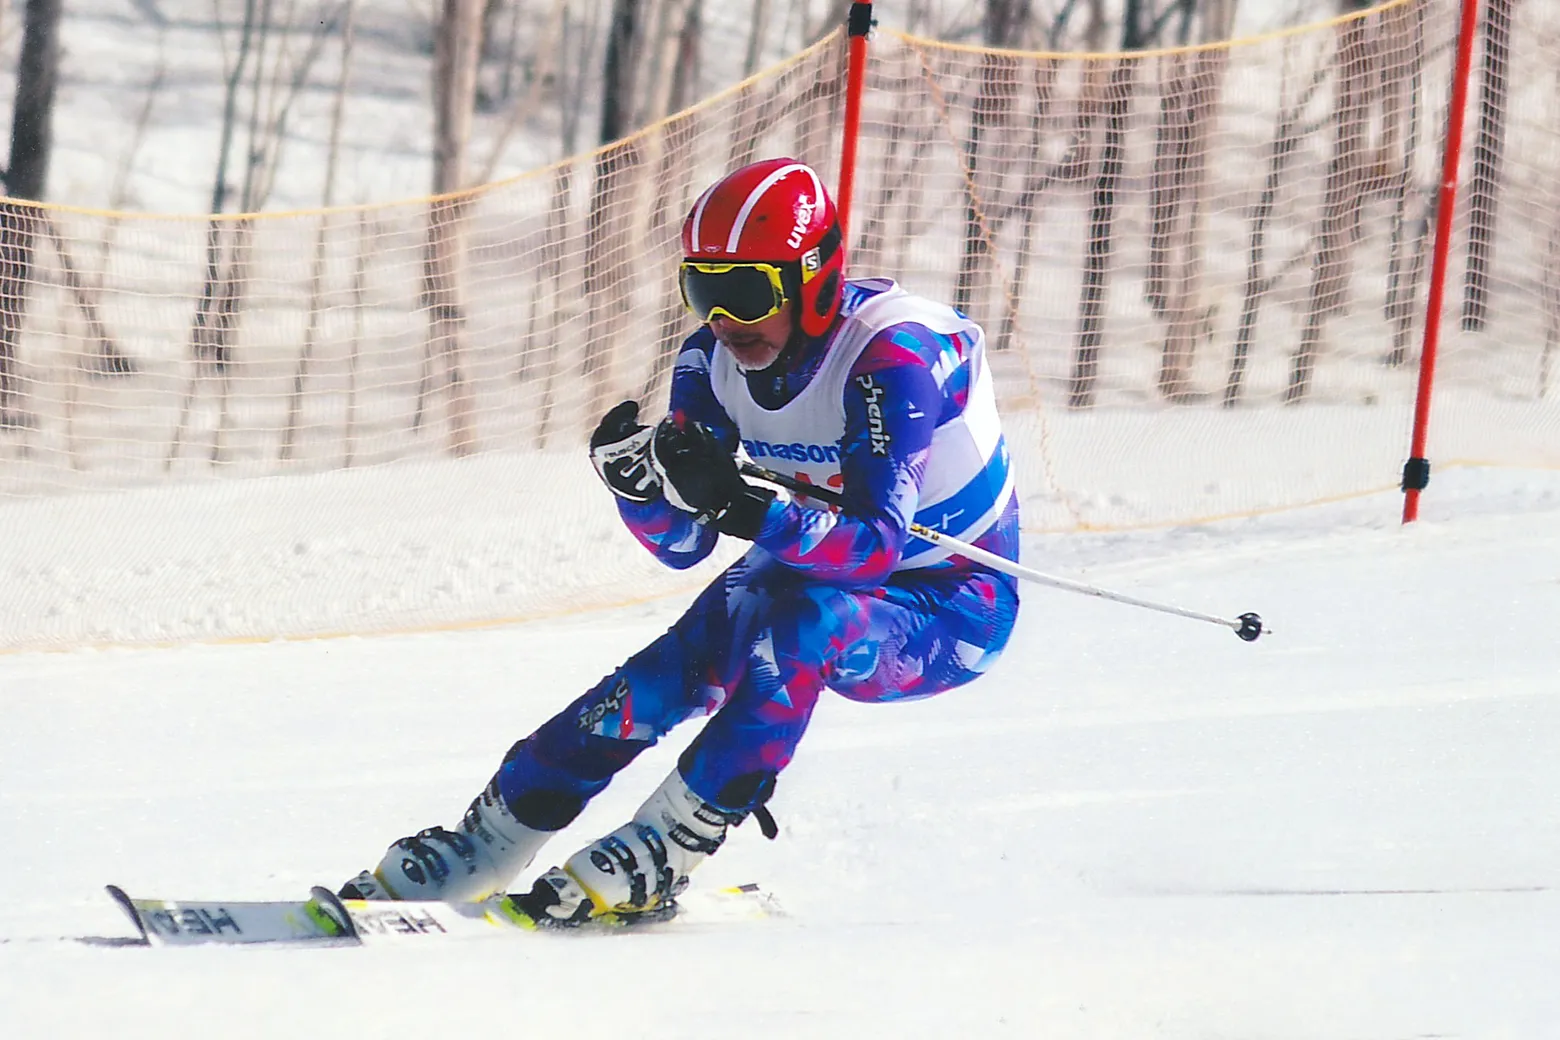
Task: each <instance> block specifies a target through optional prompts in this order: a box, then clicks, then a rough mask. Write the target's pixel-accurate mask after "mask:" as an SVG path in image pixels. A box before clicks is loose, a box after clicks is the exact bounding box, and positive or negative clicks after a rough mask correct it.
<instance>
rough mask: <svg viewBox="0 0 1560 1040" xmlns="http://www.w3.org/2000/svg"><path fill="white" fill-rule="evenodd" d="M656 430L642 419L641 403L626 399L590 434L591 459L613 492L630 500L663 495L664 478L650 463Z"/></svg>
mask: <svg viewBox="0 0 1560 1040" xmlns="http://www.w3.org/2000/svg"><path fill="white" fill-rule="evenodd" d="M653 436H655V431H654V430H653V429H652V428H651V427H649V426H643V425H641V424H640V422H639V404H638V403H637V402H635V401H624V402H623V403H622V404H620V405H618V406H616V407H615V408H613V409H612V410H611V411H610V412H608V413H607V414H606V415H605V416H604V417H603V418H602V420H601V422H600V424H599V425H597V427H596V432H595V433H593V434H591V435H590V462H591V465H593V466H595V467H596V473H597V474H599V475H600V477H601V482H602V483H603V484H605V485H607V487H609V488H611V489H612V493H613V494H614V495H616V496H618V497H619V498H625V499H627V500H628V501H630V502H653V501H655V500H656V499H657V498H659V497H660V496H661V478H660V476H659V475H658V474H657V473H656V471H655V470H654V469H653V468H652V467H651V465H650V439H651V438H652V437H653Z"/></svg>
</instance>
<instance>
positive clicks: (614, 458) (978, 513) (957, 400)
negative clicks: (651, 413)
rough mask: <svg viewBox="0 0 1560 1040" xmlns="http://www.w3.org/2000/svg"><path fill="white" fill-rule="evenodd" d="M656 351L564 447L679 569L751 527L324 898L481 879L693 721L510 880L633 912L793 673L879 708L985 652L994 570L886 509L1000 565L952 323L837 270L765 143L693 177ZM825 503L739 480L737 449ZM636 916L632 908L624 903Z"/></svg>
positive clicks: (553, 910) (992, 469)
mask: <svg viewBox="0 0 1560 1040" xmlns="http://www.w3.org/2000/svg"><path fill="white" fill-rule="evenodd" d="M682 246H683V255H684V257H685V259H684V261H683V263H682V265H681V268H680V284H681V289H682V296H683V300H684V302H685V303H686V304H687V306H688V309H689V310H690V311H692V312H693V314H694V316H695V317H696V318H698V320H699V321H700V322H701V323H702V324H701V326H700V328H699V329H698V331H696V332H694V333H693V334H692V335H691V336H689V337H688V338H687V340H686V341H685V342H684V343H683V345H682V349H681V352H680V354H679V356H678V359H677V363H676V366H675V368H674V371H673V375H672V387H671V404H670V409H669V412H668V414H667V415H666V417H665V418H663V419H661V420H660V421H659V422H657V423H655V424H654V425H644V424H642V423H640V422H639V418H638V405H637V404H636V403H634V402H632V401H625V402H623V403H622V404H619V405H617V406H616V407H615V408H613V409H612V410H611V411H609V412H608V413H607V415H606V417H605V418H603V419H602V420H601V423H600V425H599V426H598V427H597V429H596V431H595V433H594V434H593V436H592V437H591V439H590V455H591V459H592V462H593V463H594V465H595V468H596V470H597V472H598V473H599V474H600V476H601V479H602V480H603V482H605V484H606V485H607V487H608V488H610V489H611V490H612V492H613V493H614V494H615V495H616V496H617V506H618V510H619V512H620V514H621V515H622V518H623V521H624V523H625V524H626V525H627V526H628V528H629V530H630V531H632V532H633V534H634V535H635V537H637V538H638V539H639V541H640V542H641V543H642V544H643V545H644V546H645V547H646V548H647V549H649V550H650V552H652V553H654V554H655V556H656V557H657V558H658V559H660V560H661V561H662V562H663V563H665V564H666V565H668V566H670V567H674V568H684V567H689V566H691V565H693V564H695V563H697V562H698V561H700V560H702V559H704V558H705V557H706V556H708V555H709V553H710V551H711V549H712V548H713V547H714V545H715V543H716V540H717V539H718V538H720V537H721V536H722V535H724V536H727V537H732V538H740V539H743V540H745V541H748V542H751V543H752V547H751V548H750V549H749V550H748V552H747V554H746V555H745V556H743V557H742V558H741V559H740V560H738V561H737V562H736V563H734V564H733V565H732V566H731V567H729V568H728V569H727V570H726V571H725V572H724V573H723V574H721V575H720V577H718V578H716V579H715V581H714V582H712V583H711V584H710V585H709V587H707V588H706V589H705V590H704V591H703V592H702V593H701V594H700V595H699V596H698V597H697V598H696V599H695V600H694V602H693V604H692V606H691V607H689V609H688V610H687V612H686V613H684V614H683V616H682V617H681V618H680V619H678V621H677V622H676V623H675V624H674V625H673V626H672V627H671V628H670V629H669V630H668V631H667V632H666V633H665V634H664V635H662V636H660V637H659V638H658V639H656V640H654V641H653V642H651V643H650V644H649V645H648V646H647V647H645V648H644V649H643V650H641V651H639V652H638V653H637V654H635V655H633V656H632V657H631V658H629V660H628V661H627V662H626V663H625V664H623V665H622V666H621V667H619V668H618V669H617V670H615V671H613V672H612V673H611V674H610V675H608V676H607V677H606V678H604V679H602V680H601V682H599V683H598V684H596V686H595V687H593V688H592V689H590V690H589V691H588V692H586V693H585V694H584V695H583V696H582V697H580V698H579V699H578V700H576V701H574V703H572V704H570V705H569V706H568V707H567V708H565V709H564V710H563V711H561V712H560V713H558V714H557V715H556V716H554V717H553V718H552V719H551V720H550V721H548V722H545V723H543V724H542V725H541V727H540V728H538V729H537V730H536V731H535V732H534V733H532V734H531V735H530V736H528V737H526V738H525V739H524V740H521V741H520V742H519V743H517V744H515V745H514V746H513V747H512V748H510V749H509V752H508V754H507V755H506V756H505V757H504V760H503V762H502V764H501V765H500V766H499V768H498V771H497V773H495V774H494V776H493V777H492V779H491V780H490V781H489V782H488V784H487V786H486V788H485V789H484V790H483V791H482V793H481V794H480V795H478V796H477V798H476V799H475V800H474V801H473V802H472V803H471V806H470V808H469V809H467V810H466V814H465V816H464V818H463V819H462V820H461V821H460V822H459V823H457V824H456V825H455V826H454V827H453V828H451V829H446V828H444V827H433V828H429V829H427V830H424V831H421V832H419V833H418V834H416V835H414V836H412V837H409V838H402V839H400V840H399V841H397V842H396V843H395V844H394V845H392V846H391V847H390V848H389V849H388V850H387V851H386V852H385V855H384V857H383V858H382V859H381V860H380V862H379V864H378V865H377V866H376V867H375V868H374V869H373V870H372V871H364V872H363V873H361V874H360V875H358V876H357V877H356V878H354V879H353V880H351V881H349V882H347V884H346V885H345V886H343V888H342V889H341V894H342V895H343V896H344V897H348V898H369V899H438V900H445V901H448V902H457V901H462V900H477V899H482V898H484V897H486V896H488V895H490V894H492V893H494V892H500V891H503V890H504V889H505V888H506V886H508V885H509V884H510V883H511V881H512V880H513V879H514V877H515V876H516V875H517V874H518V873H519V872H520V871H521V870H522V869H524V868H525V867H526V866H527V865H528V864H529V863H530V862H531V860H532V858H533V857H534V856H535V855H536V853H537V851H538V850H539V849H540V848H541V847H542V845H543V844H544V843H545V842H546V841H547V840H548V838H550V837H551V836H552V835H553V834H555V833H556V832H558V831H559V830H562V829H563V828H564V827H565V826H566V825H567V824H569V822H570V821H572V820H573V819H574V818H575V817H576V816H577V815H578V814H579V813H580V811H581V810H582V809H583V808H584V806H585V804H586V803H587V802H588V801H589V800H590V799H591V798H592V797H594V796H595V795H597V794H599V793H600V792H601V791H602V790H603V789H604V788H605V787H606V786H607V784H608V782H609V781H610V780H611V779H612V777H613V775H614V774H616V773H617V772H618V771H619V770H621V769H623V768H624V767H625V766H627V765H628V764H629V762H631V761H632V760H633V759H634V758H635V756H637V755H638V754H639V753H640V752H642V751H644V750H645V749H646V748H649V747H651V746H652V745H654V744H655V743H656V741H657V740H659V739H660V738H661V737H662V736H664V735H665V734H666V733H667V732H668V731H669V730H670V729H671V728H672V727H673V726H675V725H677V724H678V723H680V722H683V721H685V720H687V719H690V718H693V717H695V716H709V721H708V722H707V723H706V724H705V726H704V728H703V730H702V731H701V732H700V733H699V734H698V736H697V737H696V738H695V739H694V741H693V742H692V743H691V745H690V746H689V747H688V749H687V751H686V752H684V753H683V755H682V756H681V757H680V759H679V761H678V763H677V767H676V768H675V769H674V770H673V771H672V773H671V775H670V776H668V777H667V778H666V780H665V782H664V783H662V784H661V786H660V787H659V788H658V789H657V790H656V791H655V792H654V793H653V794H652V795H651V796H650V797H649V799H648V800H647V801H646V802H645V803H644V805H643V806H642V807H641V808H640V809H639V811H638V812H636V813H635V814H634V817H633V819H632V820H630V821H629V822H628V823H626V824H624V825H623V826H622V827H619V828H618V829H617V830H615V831H613V832H612V833H611V834H608V835H607V836H605V837H603V838H601V839H600V840H598V841H596V842H593V843H592V844H590V845H588V846H586V847H585V848H583V849H581V850H580V851H578V852H576V853H575V854H574V855H572V856H570V857H569V858H568V859H566V860H564V861H563V864H562V866H561V867H553V868H551V869H549V870H547V871H545V872H544V873H543V874H542V875H541V876H540V877H539V878H538V879H537V880H536V882H535V884H534V886H533V887H532V888H531V889H530V890H529V891H528V892H526V893H524V894H521V895H519V896H517V897H516V903H517V905H518V907H519V908H520V910H521V911H523V913H524V914H525V915H526V916H527V917H528V918H529V919H530V922H532V923H534V924H536V925H538V926H570V925H579V924H583V923H586V922H588V921H591V920H593V919H597V918H604V919H606V920H608V921H618V922H621V921H631V920H634V919H635V918H634V916H633V915H652V916H653V915H656V914H657V913H658V912H659V913H665V912H667V911H668V910H669V909H670V908H672V907H673V906H674V904H673V902H672V901H673V899H674V897H675V896H676V895H677V893H678V892H680V891H681V890H682V889H683V888H684V887H685V886H686V885H687V882H688V874H689V872H690V871H691V870H693V868H694V867H695V866H697V865H698V864H699V863H700V862H702V861H703V860H704V859H706V858H707V857H708V856H710V855H711V854H712V853H714V852H715V851H716V850H717V849H719V848H720V847H721V843H722V842H724V841H725V839H726V833H727V830H728V828H730V827H732V826H735V825H736V824H738V823H740V822H742V821H743V820H744V819H745V818H747V817H748V816H750V815H752V816H754V817H755V819H757V820H758V821H759V823H760V825H761V826H762V827H763V828H764V830H765V833H766V834H767V835H768V836H770V837H773V834H774V825H773V819H772V818H771V817H770V816H769V814H768V811H767V809H766V808H765V802H766V801H767V800H768V799H769V797H770V795H771V794H772V793H773V791H774V789H775V779H776V777H777V776H778V775H779V773H780V772H781V771H782V770H783V769H784V768H785V767H786V765H787V764H788V763H789V762H790V761H791V758H792V755H793V754H794V753H795V751H796V747H797V744H798V742H799V741H800V740H801V738H802V734H803V732H804V731H805V730H806V728H807V722H808V719H809V717H810V716H811V715H812V712H813V708H814V706H815V705H816V704H817V701H818V697H819V693H820V691H821V690H822V689H823V688H824V687H825V686H827V687H829V688H830V689H832V690H834V691H835V692H837V693H839V694H841V695H843V696H845V697H848V698H850V699H852V700H858V701H869V702H874V703H875V702H885V701H895V700H907V699H910V698H916V697H926V696H930V695H932V694H936V693H941V692H943V691H945V690H949V689H952V688H953V687H956V686H960V685H963V684H965V683H967V682H969V681H970V680H972V679H974V678H976V677H977V676H978V675H980V674H981V673H982V672H984V671H986V669H987V668H989V667H990V666H991V664H992V662H993V661H995V660H996V658H997V657H998V656H999V655H1000V654H1001V652H1002V650H1003V648H1004V647H1005V646H1006V644H1007V641H1008V636H1009V634H1010V633H1011V631H1012V628H1013V623H1014V618H1015V616H1016V614H1017V610H1018V592H1017V587H1016V582H1015V581H1014V579H1012V578H1011V577H1008V576H1007V575H1004V574H1001V573H998V572H996V571H993V570H991V569H989V568H987V567H985V566H982V565H980V564H977V563H974V562H972V561H970V560H967V559H964V558H962V557H959V556H950V555H949V554H948V552H947V550H944V549H938V548H937V547H935V546H934V545H932V544H931V543H930V542H927V541H924V540H921V539H918V538H914V537H911V536H910V535H909V533H908V528H909V525H910V522H911V521H912V520H915V521H918V522H920V523H921V524H924V525H925V526H927V527H930V528H934V529H936V530H939V531H942V532H944V533H946V534H948V535H950V536H952V537H955V538H959V539H962V540H964V541H966V542H972V543H973V544H975V545H977V546H980V547H981V548H984V549H987V550H989V551H991V552H994V553H997V554H999V555H1001V556H1003V557H1006V558H1008V559H1017V555H1018V543H1019V520H1018V500H1017V495H1016V493H1015V491H1014V487H1013V479H1012V475H1011V472H1010V467H1009V460H1008V452H1007V448H1006V445H1005V443H1004V441H1003V438H1002V432H1001V427H1000V423H999V420H998V416H997V409H996V399H995V396H994V393H993V388H992V381H991V375H990V372H989V371H988V369H987V367H986V361H985V356H984V334H983V333H982V331H981V328H980V326H979V325H977V324H976V323H975V322H973V321H971V320H970V319H969V318H967V317H965V316H964V315H962V314H960V313H959V312H957V311H955V310H953V309H952V308H950V307H947V306H943V305H940V304H935V303H932V302H930V301H928V300H925V299H922V298H920V297H917V296H915V295H912V294H911V293H909V292H907V291H906V290H904V289H902V288H900V287H899V286H898V285H897V284H895V283H894V282H893V281H890V280H887V279H864V280H852V281H846V280H845V279H844V277H843V269H844V251H843V249H842V243H841V235H840V227H839V224H838V222H837V220H836V214H835V207H834V202H833V200H832V199H831V198H830V197H829V194H828V192H827V191H825V190H824V187H823V183H822V181H821V180H820V179H819V177H818V174H817V173H816V172H814V171H813V170H812V169H811V168H810V167H808V166H806V165H804V164H802V163H800V162H796V161H795V160H792V159H769V160H765V161H762V162H757V163H754V164H752V165H749V166H745V167H743V168H741V169H739V170H737V171H735V172H733V173H731V174H729V175H727V176H726V177H725V178H723V179H721V180H720V181H718V182H717V183H715V184H714V185H713V186H711V187H710V188H709V189H708V190H706V191H705V192H704V194H703V195H701V196H700V197H699V199H698V201H697V202H696V203H695V204H694V207H693V209H692V211H691V212H690V213H689V214H688V217H687V219H686V221H685V222H684V224H683V229H682ZM739 445H740V446H741V448H742V449H743V450H744V451H745V452H746V454H747V455H748V456H749V457H751V458H752V459H753V460H754V461H756V462H757V463H759V464H761V465H764V466H766V467H769V468H771V469H772V470H776V471H780V472H782V473H783V475H785V476H787V477H791V478H794V479H799V480H801V481H805V482H808V483H812V484H815V485H822V486H826V487H828V488H831V489H834V490H835V491H836V492H838V493H839V495H840V496H842V497H841V499H840V500H839V501H840V504H839V505H838V506H836V507H833V508H831V507H829V506H827V505H825V504H824V503H821V502H819V501H817V500H814V499H809V498H803V497H795V496H793V495H791V494H789V493H787V492H785V491H783V490H780V491H777V490H773V489H771V488H769V487H767V486H760V485H758V484H752V483H749V482H748V481H746V480H744V479H743V477H742V476H741V474H740V472H739V469H738V464H737V462H736V461H735V460H734V458H733V453H734V452H735V451H736V450H737V448H738V446H739ZM639 919H643V917H642V916H641V918H639Z"/></svg>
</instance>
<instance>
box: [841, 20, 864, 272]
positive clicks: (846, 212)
mask: <svg viewBox="0 0 1560 1040" xmlns="http://www.w3.org/2000/svg"><path fill="white" fill-rule="evenodd" d="M846 28H847V32H848V33H849V40H850V54H849V66H848V68H847V71H846V75H845V137H844V140H843V142H842V144H841V147H840V187H839V191H837V192H835V200H834V204H835V209H836V210H838V212H839V221H840V242H841V244H842V245H846V246H848V245H849V244H850V200H851V195H852V194H853V193H854V188H855V183H856V135H857V133H858V132H859V131H860V128H861V92H862V90H863V88H864V87H865V86H866V83H867V34H868V33H869V32H871V31H872V4H871V0H867V2H865V3H853V4H851V5H850V19H849V21H848V22H847V23H846ZM849 255H850V254H849V252H848V251H847V253H846V256H847V257H848V256H849Z"/></svg>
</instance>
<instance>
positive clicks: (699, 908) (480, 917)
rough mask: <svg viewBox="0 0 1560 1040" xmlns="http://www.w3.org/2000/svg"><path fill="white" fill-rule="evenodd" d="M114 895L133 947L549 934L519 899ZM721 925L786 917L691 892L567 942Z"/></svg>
mask: <svg viewBox="0 0 1560 1040" xmlns="http://www.w3.org/2000/svg"><path fill="white" fill-rule="evenodd" d="M107 890H108V894H109V895H110V896H111V897H113V899H114V901H115V902H116V903H117V904H118V905H119V907H120V909H121V910H123V911H124V913H125V915H126V916H128V917H129V918H130V920H131V922H132V923H133V924H134V925H135V928H136V931H137V932H138V933H139V938H138V939H134V938H133V939H129V940H126V942H125V944H126V945H138V946H198V945H210V944H219V945H252V944H260V943H290V944H300V945H319V946H362V945H365V944H379V943H391V942H398V943H404V942H409V941H411V942H426V941H430V940H436V939H440V938H444V939H451V938H462V937H473V936H492V935H495V934H503V933H511V934H513V933H523V932H534V931H546V930H549V929H539V928H538V927H537V925H536V923H535V922H534V921H532V920H531V919H530V918H529V917H527V916H526V915H525V914H524V913H522V912H521V911H520V910H519V909H518V908H517V907H516V906H515V903H514V897H513V896H511V895H507V894H506V895H496V896H492V897H490V898H488V899H485V900H483V901H481V902H477V903H459V904H451V903H440V902H410V901H383V900H365V899H341V898H339V897H338V896H337V895H336V894H335V893H334V892H331V891H330V890H329V889H327V888H323V887H320V886H315V887H314V888H313V889H312V890H311V891H310V893H309V898H308V899H296V900H288V899H280V900H238V901H218V900H175V899H145V898H138V897H133V896H131V895H129V894H127V893H126V892H125V891H124V889H122V888H120V887H119V886H117V885H109V886H107ZM685 916H686V917H687V918H688V919H689V920H697V921H707V922H715V921H721V920H732V919H738V920H740V919H750V920H751V919H759V918H766V917H781V916H784V914H783V911H781V909H780V906H779V904H778V903H777V902H776V901H775V899H774V897H773V896H771V895H770V894H769V893H768V892H766V891H764V890H763V889H761V888H760V887H759V886H757V885H753V884H745V885H733V886H730V887H728V888H720V889H711V890H708V891H703V890H690V891H688V892H685V893H683V894H682V895H681V896H679V897H678V899H677V901H676V902H675V903H673V904H671V905H669V906H667V907H666V908H664V909H663V910H660V911H656V912H652V913H649V914H645V915H639V914H618V915H606V916H604V917H602V918H600V919H598V920H597V921H593V922H592V923H590V924H589V925H585V926H582V927H580V928H570V929H559V930H558V931H559V932H560V933H561V934H573V933H577V932H587V933H592V932H595V933H599V932H613V931H621V930H626V929H634V930H638V929H642V928H651V927H655V926H656V925H658V924H662V923H665V922H667V921H670V920H672V919H674V918H682V917H685Z"/></svg>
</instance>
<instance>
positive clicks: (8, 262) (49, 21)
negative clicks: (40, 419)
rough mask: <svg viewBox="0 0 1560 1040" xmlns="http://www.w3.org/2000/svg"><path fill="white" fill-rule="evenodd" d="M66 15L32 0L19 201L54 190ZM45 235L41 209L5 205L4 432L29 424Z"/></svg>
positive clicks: (53, 1)
mask: <svg viewBox="0 0 1560 1040" xmlns="http://www.w3.org/2000/svg"><path fill="white" fill-rule="evenodd" d="M62 10H63V0H27V9H26V13H25V15H24V21H23V24H22V53H21V56H20V58H19V60H18V62H17V69H16V102H15V107H14V108H13V110H12V113H11V159H10V168H9V169H7V170H6V172H5V186H6V194H8V195H10V196H11V197H13V198H18V199H35V200H36V199H42V198H43V196H44V192H45V189H46V188H47V184H48V179H49V153H50V151H51V150H52V148H53V143H54V86H55V83H56V82H57V80H58V77H59V63H60V14H61V12H62ZM38 230H39V228H38V211H37V210H36V209H34V208H32V207H29V206H17V205H12V204H0V429H8V428H11V427H15V426H18V425H25V424H26V423H27V422H28V421H29V420H28V419H27V417H26V416H24V415H22V414H21V411H20V409H19V407H18V405H19V403H20V400H21V387H20V385H19V380H18V376H17V372H16V362H17V358H18V348H19V347H20V346H21V338H22V325H23V324H24V322H25V321H26V317H27V293H28V281H29V277H30V275H31V273H32V254H33V238H34V236H35V235H36V234H37V232H38Z"/></svg>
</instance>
